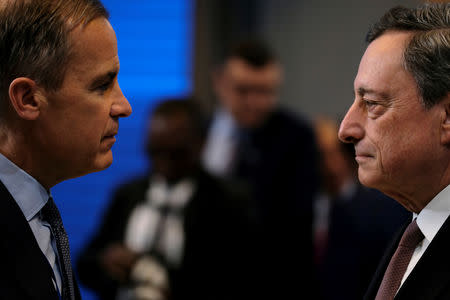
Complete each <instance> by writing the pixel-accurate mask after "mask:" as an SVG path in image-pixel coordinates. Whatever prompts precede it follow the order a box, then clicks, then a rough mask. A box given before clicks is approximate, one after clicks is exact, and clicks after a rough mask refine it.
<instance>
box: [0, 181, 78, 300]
mask: <svg viewBox="0 0 450 300" xmlns="http://www.w3.org/2000/svg"><path fill="white" fill-rule="evenodd" d="M0 199H1V200H0V236H1V237H2V239H1V240H0V257H2V264H1V268H0V299H5V300H6V299H7V300H12V299H14V300H22V299H23V300H53V299H54V300H58V299H59V296H58V293H57V291H56V289H55V287H54V285H53V282H52V276H53V271H52V269H51V267H50V264H49V263H48V261H47V258H46V257H45V255H44V254H43V253H42V251H41V249H40V248H39V245H38V243H37V242H36V238H35V237H34V235H33V232H32V231H31V228H30V226H29V224H28V222H27V220H26V219H25V217H24V215H23V214H22V211H21V210H20V208H19V206H18V205H17V203H16V201H15V200H14V199H13V197H12V196H11V194H10V193H9V192H8V190H7V189H6V187H5V186H4V185H3V183H1V182H0ZM76 290H78V289H77V288H76ZM77 299H81V297H80V295H78V298H77Z"/></svg>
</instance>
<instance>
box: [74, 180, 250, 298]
mask: <svg viewBox="0 0 450 300" xmlns="http://www.w3.org/2000/svg"><path fill="white" fill-rule="evenodd" d="M196 180H197V181H196V182H197V187H196V191H195V192H194V195H193V197H192V198H191V199H190V201H189V202H188V204H187V206H186V208H185V212H184V227H185V248H184V257H183V261H182V264H181V266H180V268H178V269H176V270H171V272H170V274H169V277H170V278H169V281H170V284H171V286H172V289H173V291H172V292H173V298H172V299H183V300H190V299H195V300H202V299H205V300H206V299H209V300H215V299H249V298H247V297H246V296H245V293H244V289H246V287H245V285H246V284H245V282H243V281H244V280H245V279H246V274H247V273H246V272H247V270H248V268H247V267H246V265H247V264H248V263H249V262H248V261H247V258H248V255H249V253H248V251H249V250H248V248H247V246H246V245H249V243H250V242H251V238H252V236H251V234H250V232H249V231H248V228H250V227H249V226H250V225H249V224H250V223H251V219H250V218H251V217H250V216H248V215H247V213H248V209H247V208H246V203H245V201H248V198H247V197H246V196H245V194H244V193H243V194H242V195H244V196H241V194H240V193H235V192H232V191H231V190H230V189H229V188H228V186H227V185H225V184H224V183H223V182H221V181H219V180H217V179H215V178H213V177H212V176H210V175H208V174H207V173H205V172H203V171H200V172H199V173H198V175H197V176H196ZM148 186H149V176H146V177H143V178H138V179H136V180H133V181H131V182H129V183H127V184H124V185H122V186H121V187H119V188H118V190H117V191H116V192H115V193H114V198H113V199H112V202H111V203H110V206H109V208H108V209H107V211H106V213H105V215H104V219H103V222H102V224H101V226H100V227H99V230H98V231H97V233H96V234H95V236H93V238H92V240H91V241H90V242H89V243H88V245H87V246H86V248H85V249H84V250H83V251H82V253H81V255H80V257H79V260H78V264H77V266H78V271H79V275H80V281H81V283H82V284H84V285H85V286H86V287H88V288H90V289H92V290H93V291H95V292H96V293H97V294H98V295H99V296H100V298H101V299H105V300H111V299H114V295H115V293H116V291H117V288H118V283H117V282H116V281H114V280H113V279H112V278H111V277H110V276H108V274H106V273H105V272H104V270H103V269H102V267H101V266H100V264H99V259H98V258H99V253H100V251H102V250H103V249H104V248H105V247H106V246H107V245H109V244H110V243H114V242H119V243H123V241H124V235H125V228H126V225H127V222H128V218H129V216H130V214H131V212H132V211H133V209H134V207H136V205H137V204H139V203H141V202H143V201H145V192H146V191H147V189H148Z"/></svg>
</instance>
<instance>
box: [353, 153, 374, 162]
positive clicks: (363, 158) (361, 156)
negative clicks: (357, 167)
mask: <svg viewBox="0 0 450 300" xmlns="http://www.w3.org/2000/svg"><path fill="white" fill-rule="evenodd" d="M372 158H373V155H370V154H367V153H356V155H355V160H356V161H357V162H358V163H362V162H364V161H366V160H368V159H372Z"/></svg>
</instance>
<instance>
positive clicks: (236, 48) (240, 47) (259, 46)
mask: <svg viewBox="0 0 450 300" xmlns="http://www.w3.org/2000/svg"><path fill="white" fill-rule="evenodd" d="M230 58H240V59H242V60H244V61H245V62H246V63H247V64H249V65H251V66H253V67H256V68H260V67H264V66H266V65H268V64H269V63H272V62H274V61H275V60H276V58H275V55H274V53H273V52H272V50H271V49H270V48H269V47H268V45H267V44H266V43H265V42H263V41H262V40H260V39H258V38H246V39H243V40H239V41H237V42H235V43H233V44H232V45H231V47H230V48H229V50H228V52H227V53H226V55H225V59H224V60H225V61H226V60H228V59H230Z"/></svg>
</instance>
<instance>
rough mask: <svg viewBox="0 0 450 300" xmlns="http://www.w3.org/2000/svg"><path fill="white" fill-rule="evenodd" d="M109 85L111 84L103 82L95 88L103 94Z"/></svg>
mask: <svg viewBox="0 0 450 300" xmlns="http://www.w3.org/2000/svg"><path fill="white" fill-rule="evenodd" d="M110 85H111V82H105V83H103V84H102V85H99V86H98V87H97V90H99V91H102V92H104V91H106V90H107V89H108V88H109V86H110Z"/></svg>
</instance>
